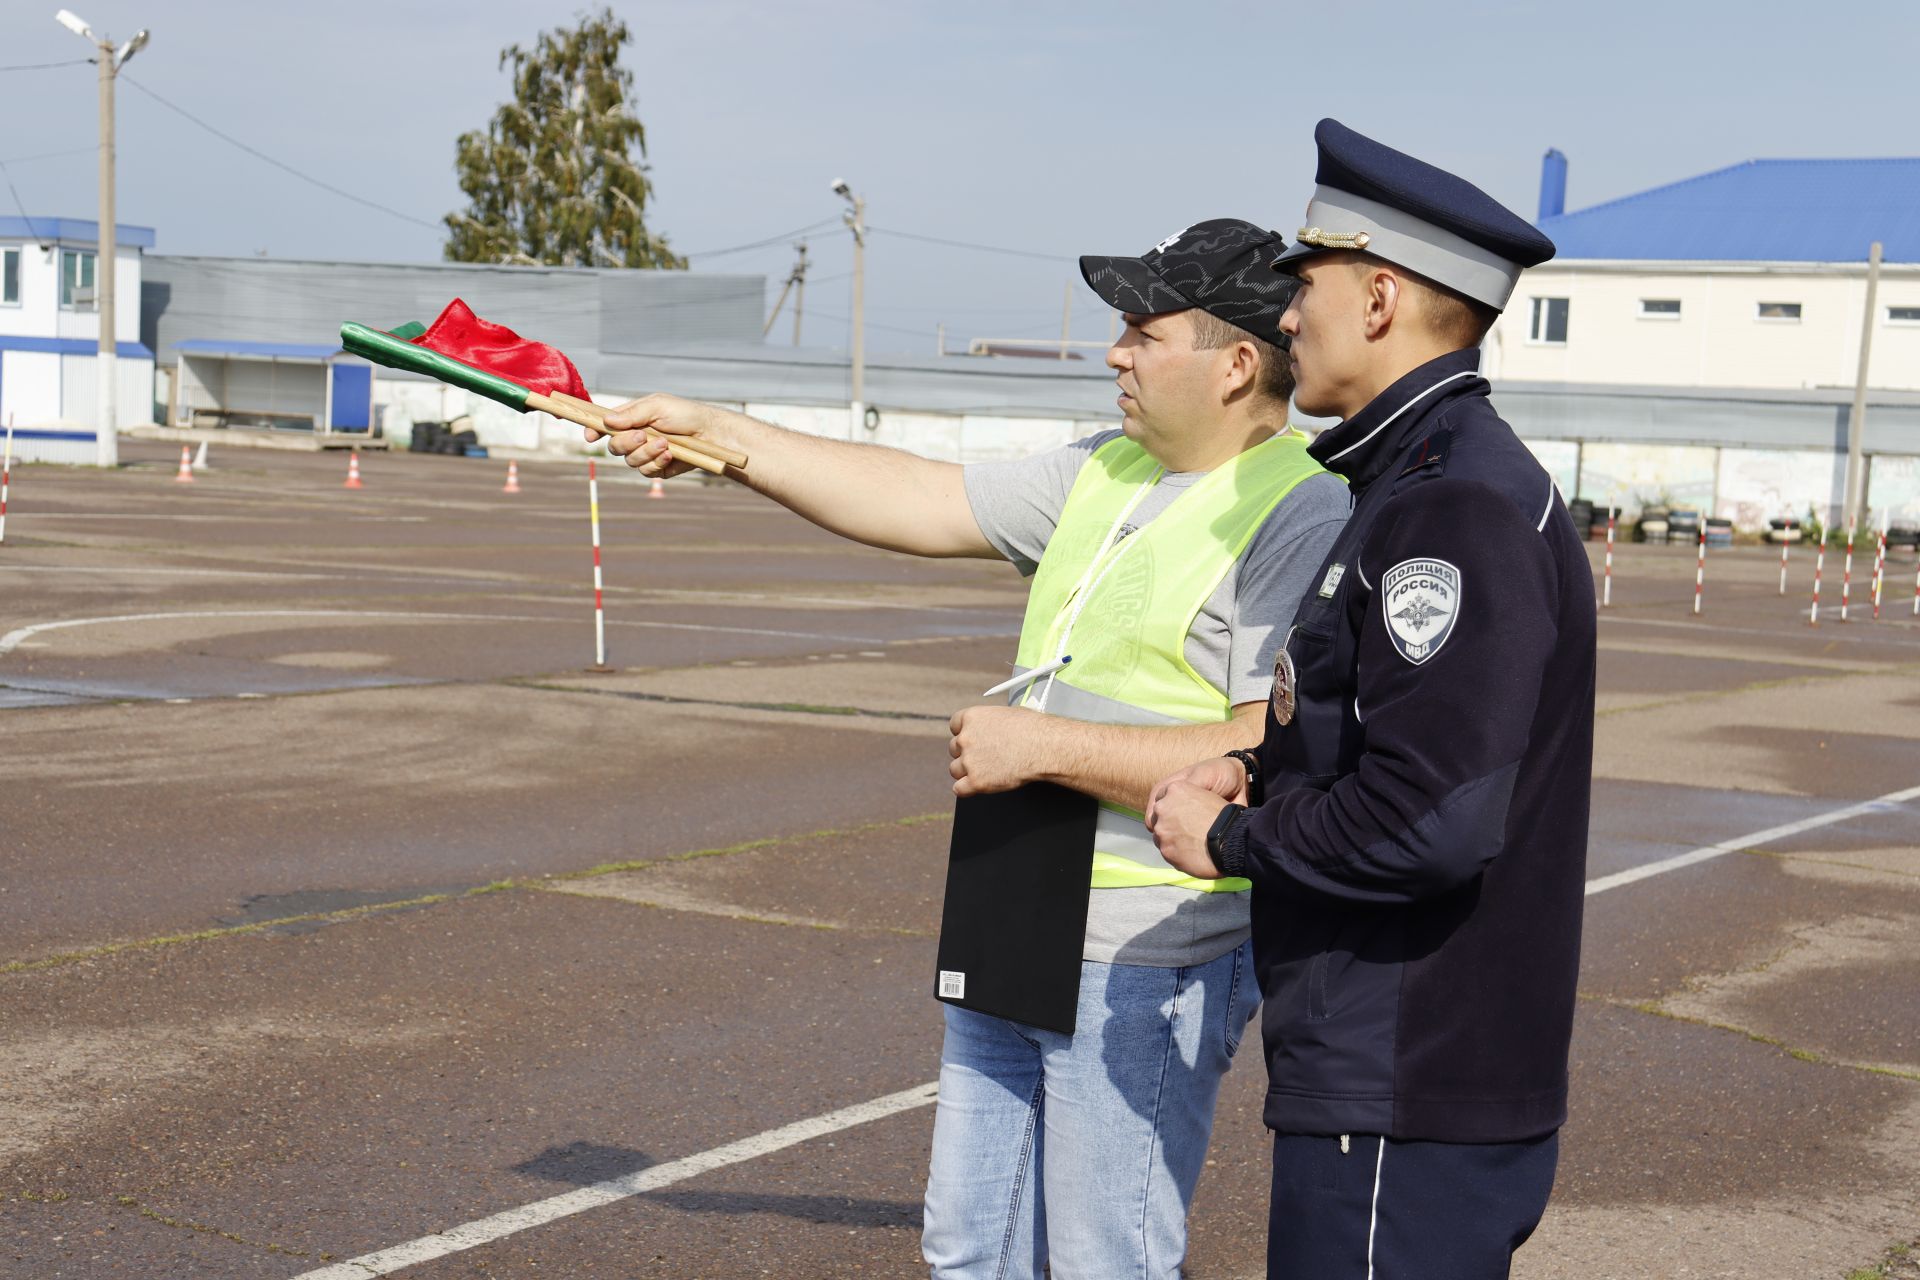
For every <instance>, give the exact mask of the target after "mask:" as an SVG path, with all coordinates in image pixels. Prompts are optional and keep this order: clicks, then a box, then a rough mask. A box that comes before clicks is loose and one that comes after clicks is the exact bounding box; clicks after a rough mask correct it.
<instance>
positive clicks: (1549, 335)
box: [1527, 298, 1567, 343]
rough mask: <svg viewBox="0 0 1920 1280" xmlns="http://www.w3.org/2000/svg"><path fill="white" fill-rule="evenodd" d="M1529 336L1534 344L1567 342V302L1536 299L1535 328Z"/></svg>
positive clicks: (1552, 299) (1561, 299) (1529, 332)
mask: <svg viewBox="0 0 1920 1280" xmlns="http://www.w3.org/2000/svg"><path fill="white" fill-rule="evenodd" d="M1527 336H1528V337H1529V338H1530V339H1532V340H1533V341H1534V342H1554V343H1563V342H1565V341H1566V340H1567V300H1566V299H1565V298H1535V299H1534V300H1533V327H1532V328H1531V329H1530V330H1529V331H1528V333H1527Z"/></svg>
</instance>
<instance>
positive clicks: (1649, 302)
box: [1640, 298, 1680, 320]
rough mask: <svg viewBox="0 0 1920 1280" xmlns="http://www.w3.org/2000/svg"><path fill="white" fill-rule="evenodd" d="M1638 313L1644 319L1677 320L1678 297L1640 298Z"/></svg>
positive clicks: (1678, 314) (1678, 316) (1678, 310)
mask: <svg viewBox="0 0 1920 1280" xmlns="http://www.w3.org/2000/svg"><path fill="white" fill-rule="evenodd" d="M1640 315H1641V318H1642V319H1646V320H1678V319H1679V318H1680V299H1678V298H1642V299H1640Z"/></svg>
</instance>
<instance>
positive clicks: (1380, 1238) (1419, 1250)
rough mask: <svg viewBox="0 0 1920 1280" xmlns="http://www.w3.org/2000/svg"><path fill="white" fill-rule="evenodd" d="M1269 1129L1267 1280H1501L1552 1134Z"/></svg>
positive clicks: (1526, 1231) (1555, 1148) (1535, 1216)
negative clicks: (1436, 1138)
mask: <svg viewBox="0 0 1920 1280" xmlns="http://www.w3.org/2000/svg"><path fill="white" fill-rule="evenodd" d="M1342 1141H1343V1140H1342V1139H1340V1138H1325V1137H1309V1136H1305V1135H1301V1134H1284V1133H1280V1134H1275V1135H1274V1139H1273V1199H1272V1202H1271V1208H1270V1210H1269V1213H1268V1219H1267V1280H1504V1277H1506V1276H1507V1274H1508V1271H1509V1268H1510V1267H1511V1264H1512V1260H1513V1252H1514V1250H1516V1249H1518V1248H1519V1247H1520V1246H1521V1245H1522V1244H1523V1243H1525V1242H1526V1239H1527V1237H1528V1236H1530V1235H1532V1234H1533V1229H1534V1227H1535V1226H1537V1225H1538V1224H1539V1222H1540V1215H1541V1214H1542V1213H1544V1212H1545V1211H1546V1207H1547V1196H1548V1194H1549V1193H1550V1192H1551V1191H1552V1190H1553V1173H1554V1167H1555V1165H1556V1164H1557V1163H1558V1161H1559V1155H1560V1136H1559V1135H1558V1134H1557V1133H1554V1134H1548V1135H1547V1136H1546V1137H1544V1138H1535V1139H1533V1140H1531V1141H1528V1142H1506V1143H1489V1144H1486V1145H1472V1144H1467V1143H1453V1142H1396V1141H1394V1140H1392V1139H1390V1138H1381V1137H1379V1136H1377V1135H1372V1134H1367V1135H1362V1134H1354V1135H1352V1136H1350V1137H1349V1138H1347V1139H1345V1150H1342Z"/></svg>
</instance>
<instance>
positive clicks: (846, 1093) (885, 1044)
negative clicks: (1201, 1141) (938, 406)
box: [0, 442, 1920, 1280]
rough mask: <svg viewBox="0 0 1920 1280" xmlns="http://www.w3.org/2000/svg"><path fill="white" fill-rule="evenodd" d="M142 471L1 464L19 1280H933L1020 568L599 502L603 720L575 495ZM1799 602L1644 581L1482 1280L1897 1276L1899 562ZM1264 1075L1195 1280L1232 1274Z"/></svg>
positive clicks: (1911, 1084)
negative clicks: (1536, 1223)
mask: <svg viewBox="0 0 1920 1280" xmlns="http://www.w3.org/2000/svg"><path fill="white" fill-rule="evenodd" d="M124 454H125V457H126V459H127V460H128V461H129V463H130V465H128V466H125V467H123V468H122V469H121V470H120V471H119V472H117V473H115V474H112V475H105V476H103V475H96V474H92V473H89V472H83V471H74V470H68V469H63V468H57V467H46V466H29V467H17V468H16V469H15V472H14V489H13V494H12V500H11V502H10V508H9V522H8V527H7V530H6V541H5V544H4V545H0V730H3V731H4V734H3V736H0V743H4V747H0V752H4V757H3V758H4V769H0V815H4V816H3V817H0V832H3V833H4V835H3V836H0V1275H6V1276H16V1275H17V1276H21V1277H36V1278H37V1277H82V1276H85V1277H91V1276H121V1275H125V1276H186V1275H192V1276H208V1277H227V1276H235V1277H239V1276H248V1277H251V1276H261V1277H296V1276H323V1277H327V1278H328V1280H332V1278H334V1277H357V1276H365V1275H372V1274H396V1273H397V1274H400V1275H403V1276H408V1277H423V1278H425V1277H454V1276H461V1277H467V1276H501V1277H505V1276H515V1277H518V1276H543V1275H544V1276H555V1275H560V1276H569V1277H574V1276H578V1277H599V1276H605V1277H633V1276H661V1277H732V1276H867V1275H871V1276H907V1275H914V1274H919V1273H921V1270H922V1269H921V1267H920V1264H919V1261H918V1221H919V1193H920V1187H921V1180H922V1178H923V1176H924V1172H925V1165H926V1151H927V1143H928V1138H929V1135H930V1133H931V1125H932V1115H933V1108H932V1102H933V1095H932V1089H931V1087H930V1086H931V1083H932V1081H933V1079H934V1076H935V1074H936V1070H937V1059H938V1050H939V1027H940V1019H939V1013H938V1006H937V1005H936V1004H935V1002H934V1001H933V1000H932V999H931V996H930V983H931V977H932V968H933V946H934V934H935V931H936V929H937V925H938V919H939V899H940V891H941V884H942V880H943V875H944V853H945V847H946V841H947V837H948V833H949V830H950V827H949V823H948V814H949V811H950V807H951V799H950V796H949V794H948V790H947V780H946V774H945V762H946V740H945V734H944V731H943V730H944V723H945V720H946V718H947V716H948V715H949V714H950V713H951V712H952V711H953V710H955V709H956V708H958V707H960V706H964V705H967V704H968V703H970V702H972V701H975V700H976V699H977V694H978V692H979V690H981V689H983V688H985V687H986V686H987V685H989V684H992V683H994V682H995V681H997V680H999V679H1000V678H1002V677H1003V676H1004V675H1005V674H1006V671H1007V662H1008V659H1009V658H1010V656H1011V650H1012V646H1013V639H1014V636H1015V634H1016V633H1017V631H1018V627H1019V619H1020V609H1021V603H1022V589H1021V584H1020V583H1019V581H1018V580H1017V579H1016V578H1015V576H1014V575H1013V573H1012V572H1011V571H1010V570H1009V569H1007V568H1006V567H1005V566H1003V565H996V564H991V563H985V562H972V561H956V562H929V561H916V560H912V559H909V558H906V557H900V556H894V555H889V554H886V553H881V552H875V551H870V550H867V549H863V548H859V547H854V546H851V545H849V544H846V543H843V542H840V541H838V540H836V539H834V538H832V537H830V536H828V535H826V534H823V533H820V532H818V531H816V530H814V529H812V528H811V527H810V526H807V525H805V524H804V523H803V522H801V521H799V520H798V519H796V518H794V517H791V516H789V515H787V514H786V513H784V512H781V511H779V510H778V509H776V508H773V507H771V506H770V505H769V504H766V503H764V502H762V501H761V500H759V499H756V498H754V497H753V496H752V495H750V494H746V493H744V492H742V491H739V490H736V489H732V488H729V487H724V486H708V485H703V484H700V483H697V482H694V481H691V480H683V481H676V482H673V483H671V484H669V485H668V486H667V493H666V496H665V497H664V498H662V499H660V500H657V501H655V500H650V499H648V498H647V497H646V496H645V494H646V486H645V485H644V484H643V483H639V482H637V481H636V480H634V479H632V478H630V477H628V476H627V475H626V474H625V473H624V471H623V470H622V469H618V468H603V470H602V483H601V507H602V514H603V519H604V522H605V527H604V529H603V539H604V541H605V544H606V576H607V586H608V589H607V624H608V625H607V635H608V648H609V654H608V656H609V662H610V664H611V665H612V666H613V667H614V668H615V671H614V672H612V673H610V674H596V673H592V672H589V671H587V670H586V669H585V668H587V667H588V666H590V665H591V664H592V662H593V657H594V653H593V643H592V637H593V631H592V615H591V607H592V598H591V561H590V558H589V554H590V553H589V550H588V543H587V521H586V505H587V504H586V482H585V474H584V466H583V465H582V464H571V463H559V462H548V461H539V460H529V461H526V462H523V464H522V466H521V471H520V480H521V485H522V488H523V492H522V493H520V494H518V495H511V496H510V495H505V494H502V493H501V492H500V488H501V485H502V483H503V481H504V479H505V465H504V463H503V462H500V461H498V460H487V461H481V460H467V459H448V458H439V457H416V456H409V455H403V454H402V455H391V456H389V455H366V456H363V459H362V472H363V475H364V477H365V487H364V488H363V489H359V490H346V489H344V488H343V487H342V484H341V482H342V480H343V479H344V477H345V460H344V459H343V458H342V457H340V456H338V455H335V454H321V455H309V454H295V453H277V452H266V451H243V450H240V449H221V448H219V447H218V446H216V447H215V449H214V450H213V454H214V457H213V464H214V465H213V468H212V469H211V470H209V471H207V472H205V473H202V474H201V475H199V476H198V477H197V479H196V481H195V483H193V484H192V485H183V484H176V483H174V481H173V479H172V476H173V472H174V468H175V463H176V461H177V448H169V447H167V446H161V445H149V444H138V443H132V442H129V443H127V444H126V445H125V447H124ZM1597 550H1598V549H1597V548H1596V564H1597V563H1598V556H1597ZM1778 567H1779V566H1778V553H1777V551H1767V550H1764V549H1760V548H1741V549H1736V550H1734V551H1731V552H1715V553H1712V554H1711V555H1710V558H1709V563H1708V570H1707V575H1708V576H1707V583H1706V592H1705V605H1704V609H1703V611H1702V613H1701V615H1700V616H1698V617H1696V616H1694V615H1693V613H1692V612H1691V609H1692V597H1693V576H1694V551H1693V549H1692V548H1681V547H1639V546H1632V545H1624V546H1622V547H1621V548H1620V549H1619V552H1618V555H1617V558H1616V566H1615V569H1616V577H1615V580H1614V588H1613V607H1612V608H1610V609H1609V610H1607V611H1606V613H1605V614H1604V615H1603V618H1602V621H1601V624H1600V645H1601V654H1600V694H1599V712H1600V715H1599V720H1598V736H1597V744H1596V760H1595V774H1596V781H1595V793H1594V801H1595V803H1594V815H1593V820H1592V824H1591V846H1592V852H1591V857H1590V861H1589V876H1590V878H1591V879H1590V883H1589V894H1590V897H1589V903H1588V913H1587V921H1586V935H1585V936H1586V945H1585V957H1584V964H1583V974H1582V999H1581V1002H1580V1011H1579V1016H1578V1021H1577V1025H1576V1033H1575V1041H1574V1102H1573V1118H1572V1120H1571V1121H1570V1123H1569V1125H1568V1127H1567V1129H1566V1131H1565V1134H1564V1140H1563V1146H1562V1161H1561V1169H1560V1176H1559V1182H1558V1185H1557V1187H1556V1191H1555V1195H1554V1201H1553V1204H1552V1206H1551V1208H1550V1209H1549V1212H1548V1215H1547V1218H1546V1220H1545V1222H1544V1223H1543V1224H1542V1226H1541V1228H1540V1231H1539V1233H1538V1234H1537V1235H1536V1237H1535V1239H1534V1241H1533V1242H1532V1243H1530V1244H1529V1245H1528V1246H1527V1247H1526V1248H1525V1249H1524V1250H1522V1252H1521V1254H1520V1257H1519V1261H1518V1263H1517V1266H1516V1275H1519V1276H1522V1277H1529V1278H1534V1280H1544V1278H1547V1277H1576V1276H1577V1277H1615V1276H1618V1277H1640V1276H1649V1277H1668V1276H1673V1277H1720V1276H1726V1277H1733V1276H1739V1277H1773V1276H1779V1277H1802V1276H1805V1277H1826V1276H1831V1277H1835V1278H1836V1280H1840V1278H1843V1277H1847V1276H1848V1275H1849V1274H1850V1273H1851V1272H1853V1271H1854V1270H1855V1269H1859V1268H1869V1267H1872V1266H1875V1265H1876V1264H1878V1263H1880V1262H1881V1261H1882V1260H1883V1259H1884V1258H1886V1257H1887V1256H1888V1250H1889V1249H1890V1248H1891V1247H1892V1246H1894V1245H1896V1244H1901V1243H1911V1242H1913V1241H1915V1240H1916V1238H1920V1191H1916V1188H1920V834H1917V833H1920V821H1917V819H1920V628H1916V626H1915V624H1914V621H1913V618H1912V615H1911V613H1910V612H1909V610H1910V608H1911V603H1912V595H1911V594H1910V593H1911V591H1912V589H1913V581H1914V574H1915V567H1916V566H1915V564H1914V560H1913V557H1912V554H1911V553H1910V552H1908V553H1903V554H1901V555H1897V556H1896V557H1895V558H1894V559H1893V561H1892V563H1891V565H1890V567H1889V569H1890V571H1889V573H1888V575H1887V582H1888V586H1887V589H1886V591H1885V595H1884V599H1883V607H1882V618H1881V620H1880V621H1878V622H1874V621H1872V620H1871V619H1870V618H1869V617H1867V616H1865V615H1866V614H1867V612H1868V610H1867V608H1866V607H1864V606H1863V605H1862V604H1861V603H1860V602H1861V600H1862V598H1863V593H1862V589H1861V580H1862V578H1863V577H1864V576H1865V575H1864V574H1863V573H1862V571H1861V566H1860V564H1859V562H1858V561H1856V565H1855V583H1854V586H1855V592H1854V595H1853V599H1852V601H1851V602H1850V614H1851V620H1850V621H1849V622H1848V623H1846V624H1844V625H1843V624H1841V623H1839V622H1838V620H1837V617H1836V614H1835V606H1837V603H1838V598H1837V588H1836V585H1835V575H1834V573H1833V569H1834V565H1833V563H1832V562H1831V560H1830V562H1829V564H1828V566H1827V567H1828V575H1827V580H1826V590H1825V597H1824V599H1823V609H1822V625H1821V626H1819V627H1818V628H1814V627H1811V626H1809V625H1808V624H1807V621H1806V606H1807V605H1808V603H1809V599H1808V595H1807V593H1808V591H1810V588H1811V563H1810V557H1805V556H1804V555H1803V554H1802V553H1799V552H1796V553H1795V557H1794V559H1793V560H1792V562H1791V564H1790V579H1791V583H1790V586H1791V594H1790V595H1789V596H1787V597H1786V598H1782V597H1781V596H1780V594H1779V592H1778V586H1777V583H1778ZM1241 1059H1242V1060H1241V1061H1240V1062H1239V1063H1238V1065H1237V1066H1236V1067H1235V1069H1234V1071H1233V1072H1232V1073H1231V1075H1230V1076H1229V1078H1228V1081H1227V1085H1226V1087H1225V1089H1224V1090H1223V1094H1222V1098H1221V1103H1220V1109H1219V1118H1218V1123H1217V1127H1216V1134H1215V1140H1214V1145H1213V1150H1212V1151H1211V1153H1210V1157H1209V1164H1208V1168H1207V1171H1206V1174H1205V1176H1204V1178H1203V1180H1202V1183H1201V1187H1200V1191H1199V1195H1198V1198H1197V1201H1196V1203H1195V1206H1194V1213H1193V1247H1192V1254H1191V1258H1190V1264H1189V1274H1190V1275H1191V1276H1193V1277H1196V1278H1197V1280H1217V1278H1222V1277H1232V1278H1236V1280H1237V1278H1241V1277H1253V1276H1257V1275H1259V1274H1260V1273H1261V1259H1262V1256H1263V1254H1262V1239H1263V1236H1264V1232H1265V1226H1266V1185H1267V1179H1266V1172H1265V1166H1266V1136H1265V1134H1264V1132H1263V1131H1262V1129H1261V1128H1260V1124H1259V1102H1260V1096H1261V1092H1262V1087H1263V1084H1264V1072H1263V1070H1262V1068H1261V1063H1260V1060H1259V1055H1258V1051H1257V1038H1256V1037H1249V1039H1248V1041H1247V1045H1246V1046H1245V1047H1243V1051H1242V1054H1241ZM1895 1265H1899V1264H1895ZM1862 1274H1869V1273H1866V1272H1863V1273H1862ZM1894 1274H1898V1272H1897V1271H1896V1272H1894Z"/></svg>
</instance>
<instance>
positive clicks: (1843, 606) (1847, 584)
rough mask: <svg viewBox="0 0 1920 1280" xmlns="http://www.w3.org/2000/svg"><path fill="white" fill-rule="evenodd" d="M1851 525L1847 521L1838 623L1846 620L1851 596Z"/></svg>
mask: <svg viewBox="0 0 1920 1280" xmlns="http://www.w3.org/2000/svg"><path fill="white" fill-rule="evenodd" d="M1853 524H1854V522H1853V521H1852V520H1848V521H1847V567H1846V572H1844V573H1842V574H1841V575H1840V621H1842V622H1845V621H1846V620H1847V600H1848V598H1849V597H1850V596H1852V595H1853Z"/></svg>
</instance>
